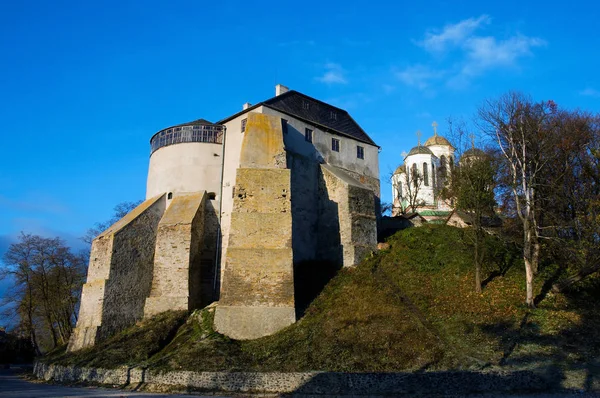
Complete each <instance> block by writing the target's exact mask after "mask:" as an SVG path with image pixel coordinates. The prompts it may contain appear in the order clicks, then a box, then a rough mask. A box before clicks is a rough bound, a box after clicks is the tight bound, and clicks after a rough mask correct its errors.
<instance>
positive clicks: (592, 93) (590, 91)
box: [579, 87, 600, 98]
mask: <svg viewBox="0 0 600 398" xmlns="http://www.w3.org/2000/svg"><path fill="white" fill-rule="evenodd" d="M579 95H583V96H584V97H595V98H600V91H598V90H596V89H594V88H591V87H587V88H585V89H583V90H581V91H580V92H579Z"/></svg>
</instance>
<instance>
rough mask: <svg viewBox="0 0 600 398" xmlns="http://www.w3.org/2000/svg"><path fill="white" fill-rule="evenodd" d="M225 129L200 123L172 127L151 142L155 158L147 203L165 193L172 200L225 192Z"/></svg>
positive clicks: (153, 137) (150, 166) (162, 131)
mask: <svg viewBox="0 0 600 398" xmlns="http://www.w3.org/2000/svg"><path fill="white" fill-rule="evenodd" d="M224 130H225V127H224V126H221V125H217V124H213V123H211V122H209V121H207V120H204V119H199V120H196V121H193V122H189V123H184V124H180V125H177V126H172V127H168V128H166V129H163V130H161V131H159V132H158V133H156V134H154V135H153V136H152V138H151V139H150V146H151V154H150V165H149V167H148V181H147V184H146V199H149V198H152V197H154V196H156V195H160V194H163V193H166V194H167V198H168V199H171V198H172V197H173V195H177V194H179V193H189V192H200V191H207V192H208V193H209V196H213V198H214V196H215V195H217V194H218V193H219V191H220V188H221V167H222V162H223V135H224Z"/></svg>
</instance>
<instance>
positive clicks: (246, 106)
mask: <svg viewBox="0 0 600 398" xmlns="http://www.w3.org/2000/svg"><path fill="white" fill-rule="evenodd" d="M251 106H252V104H251V103H249V102H246V103H245V104H244V105H243V106H242V110H246V109H248V108H250V107H251Z"/></svg>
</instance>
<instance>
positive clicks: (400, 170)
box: [394, 164, 406, 175]
mask: <svg viewBox="0 0 600 398" xmlns="http://www.w3.org/2000/svg"><path fill="white" fill-rule="evenodd" d="M402 173H406V166H405V165H403V164H401V165H400V166H398V168H397V169H396V171H394V175H396V174H402Z"/></svg>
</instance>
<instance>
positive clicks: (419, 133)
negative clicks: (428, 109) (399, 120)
mask: <svg viewBox="0 0 600 398" xmlns="http://www.w3.org/2000/svg"><path fill="white" fill-rule="evenodd" d="M417 140H419V144H418V145H417V146H421V130H417Z"/></svg>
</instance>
